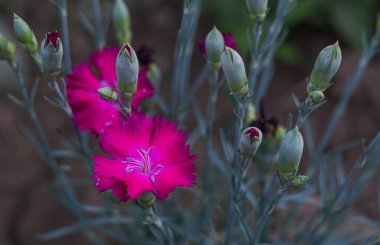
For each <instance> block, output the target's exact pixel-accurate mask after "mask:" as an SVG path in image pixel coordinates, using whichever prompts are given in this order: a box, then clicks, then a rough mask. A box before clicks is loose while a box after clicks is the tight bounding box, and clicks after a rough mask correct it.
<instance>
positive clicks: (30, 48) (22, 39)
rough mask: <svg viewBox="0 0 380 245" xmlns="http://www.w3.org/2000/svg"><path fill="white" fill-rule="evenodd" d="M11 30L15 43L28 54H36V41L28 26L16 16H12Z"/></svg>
mask: <svg viewBox="0 0 380 245" xmlns="http://www.w3.org/2000/svg"><path fill="white" fill-rule="evenodd" d="M13 30H14V32H15V34H16V38H17V41H18V42H19V43H20V44H21V45H22V47H23V48H24V49H25V50H26V51H27V52H28V53H37V51H38V45H37V39H36V36H35V35H34V33H33V31H32V29H30V27H29V25H28V24H27V23H26V22H25V21H24V20H23V19H22V18H20V16H18V15H17V14H13Z"/></svg>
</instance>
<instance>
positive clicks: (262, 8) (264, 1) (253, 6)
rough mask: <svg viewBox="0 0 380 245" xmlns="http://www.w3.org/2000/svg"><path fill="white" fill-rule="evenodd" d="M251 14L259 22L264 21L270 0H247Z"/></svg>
mask: <svg viewBox="0 0 380 245" xmlns="http://www.w3.org/2000/svg"><path fill="white" fill-rule="evenodd" d="M245 3H246V4H247V9H248V13H249V16H250V17H251V18H252V19H253V20H254V21H257V22H262V21H263V20H264V19H265V16H266V15H267V12H268V0H245Z"/></svg>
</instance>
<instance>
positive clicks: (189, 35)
mask: <svg viewBox="0 0 380 245" xmlns="http://www.w3.org/2000/svg"><path fill="white" fill-rule="evenodd" d="M183 2H184V7H183V16H182V21H181V26H180V29H179V31H178V37H177V42H176V47H175V51H174V67H173V77H172V88H171V91H172V92H171V96H172V100H171V108H172V110H173V111H174V110H175V109H176V107H177V106H178V105H179V107H180V108H181V107H183V104H184V103H185V101H183V100H184V99H185V98H186V94H187V91H188V81H189V72H190V65H191V55H192V53H193V45H194V38H195V32H196V29H197V27H198V20H199V16H200V9H201V5H202V4H201V2H202V0H184V1H183ZM185 118H186V114H184V113H182V114H181V115H180V118H179V119H180V123H183V121H184V120H185Z"/></svg>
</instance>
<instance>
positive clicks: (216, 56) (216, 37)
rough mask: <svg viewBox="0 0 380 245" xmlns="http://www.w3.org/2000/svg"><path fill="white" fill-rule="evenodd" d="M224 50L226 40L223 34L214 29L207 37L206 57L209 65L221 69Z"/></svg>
mask: <svg viewBox="0 0 380 245" xmlns="http://www.w3.org/2000/svg"><path fill="white" fill-rule="evenodd" d="M223 50H224V38H223V35H222V33H220V31H219V30H218V29H217V28H216V27H214V28H213V29H212V30H211V31H210V32H209V33H208V34H207V37H206V57H207V61H208V63H209V64H210V65H211V66H212V67H214V68H216V69H219V67H220V56H221V55H222V53H223Z"/></svg>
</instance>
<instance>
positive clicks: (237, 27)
mask: <svg viewBox="0 0 380 245" xmlns="http://www.w3.org/2000/svg"><path fill="white" fill-rule="evenodd" d="M204 2H205V4H204V11H203V13H202V15H201V20H200V26H199V29H198V34H197V35H198V36H197V40H199V38H201V37H202V36H204V35H205V34H206V33H207V32H208V30H210V29H211V28H212V26H213V25H214V24H215V23H216V24H217V26H218V27H219V29H221V30H223V31H226V32H232V33H234V34H235V35H236V36H237V39H238V42H239V49H240V51H241V52H243V53H244V52H246V51H247V44H246V41H245V29H246V27H247V20H246V19H245V17H244V14H239V13H244V11H245V10H244V1H243V0H239V1H236V2H238V3H239V4H237V3H235V1H228V0H221V1H218V0H205V1H204ZM274 2H275V1H273V2H270V3H271V4H273V3H274ZM331 2H334V3H331ZM358 2H360V4H359V5H360V6H358V5H357V4H358ZM101 3H102V7H103V8H102V9H103V10H104V13H105V12H106V9H107V6H109V5H110V4H111V3H112V1H111V0H102V1H101ZM127 3H128V6H129V8H130V13H131V18H132V26H133V33H134V45H135V46H139V45H141V44H146V45H148V46H150V47H152V48H153V49H154V50H155V60H156V61H157V63H158V65H159V66H160V67H161V69H162V71H163V84H164V85H163V88H167V87H168V83H169V82H170V80H171V73H170V72H171V65H172V57H173V50H174V46H175V38H176V34H177V29H178V27H179V24H180V19H181V1H176V0H171V1H169V0H166V1H165V0H139V1H132V0H130V1H127ZM68 4H69V28H70V35H71V36H70V43H71V48H72V58H73V63H74V64H77V63H78V62H79V61H81V60H84V59H86V58H87V56H88V55H89V54H90V53H91V52H92V51H94V50H95V45H94V42H93V40H91V37H90V36H89V35H88V34H87V33H86V32H85V30H84V29H83V27H82V26H81V24H80V23H79V21H78V17H77V15H78V10H82V11H84V12H85V13H86V14H87V15H88V16H90V17H91V8H90V1H89V0H78V1H77V0H75V1H74V0H68ZM379 5H380V4H379V2H378V1H376V0H373V1H369V0H367V1H354V0H352V1H327V0H315V1H311V0H310V1H306V0H304V1H300V5H299V7H298V8H296V9H295V10H294V11H293V12H292V14H291V15H290V17H289V18H288V20H287V23H288V26H289V36H288V40H287V41H286V43H285V45H284V46H283V47H282V48H281V49H280V51H279V53H278V55H277V61H278V67H277V72H276V75H275V77H274V80H273V83H272V86H271V87H270V89H269V91H268V97H267V99H266V101H267V110H268V114H270V115H276V116H277V117H278V118H279V119H280V121H281V122H282V123H283V124H285V121H286V116H287V114H288V112H292V113H295V106H294V104H293V102H292V100H291V97H290V94H291V93H295V94H297V95H298V96H299V97H303V96H305V93H306V92H305V83H304V79H305V77H306V76H308V74H309V73H310V71H311V69H312V66H313V62H314V59H315V57H316V55H317V54H318V52H319V50H321V49H322V48H323V47H325V46H326V45H329V44H332V43H334V42H335V41H336V40H337V39H339V40H340V44H341V46H342V53H343V62H342V66H341V68H340V70H339V72H338V74H337V75H336V77H335V78H334V85H333V86H332V87H331V88H330V89H329V90H328V92H327V95H326V97H327V99H328V103H327V104H326V105H325V106H323V108H322V109H320V110H318V111H317V112H316V113H314V114H313V115H312V117H311V118H312V123H313V126H314V134H315V136H316V137H317V138H318V135H319V134H320V133H321V130H322V129H323V126H324V125H325V124H326V123H327V120H328V118H329V116H330V115H331V111H332V109H333V108H334V106H335V104H336V102H337V100H338V99H339V97H340V94H341V91H342V88H343V86H344V82H345V81H346V79H348V78H349V77H350V76H351V75H352V73H353V71H354V70H355V67H356V65H357V61H358V57H359V48H358V47H359V46H358V44H359V43H360V41H359V40H360V35H361V32H362V31H367V33H372V31H373V28H374V23H375V14H376V12H377V10H379V9H380V6H379ZM13 12H15V13H17V14H18V15H19V16H21V17H22V18H23V19H24V20H26V21H27V22H28V23H29V24H30V26H31V27H32V28H33V29H34V31H35V34H36V36H37V38H38V39H39V41H41V40H42V37H43V35H44V33H46V32H48V31H52V30H59V17H58V14H57V10H56V8H55V7H54V6H53V5H52V4H51V3H50V2H49V1H37V0H36V1H30V0H28V1H27V0H12V1H5V0H0V31H1V32H2V33H4V34H5V35H6V36H7V37H8V38H10V39H11V40H14V35H13V33H12V13H13ZM242 16H243V17H242ZM242 18H243V19H242ZM241 23H244V24H241ZM107 37H108V44H115V40H114V35H113V34H112V28H111V29H110V31H109V33H108V35H107ZM17 55H18V57H19V58H20V60H21V64H22V69H23V72H24V74H25V76H26V81H27V83H28V84H29V85H30V84H32V83H33V82H34V80H35V79H36V78H37V77H38V72H37V69H36V66H35V65H34V63H32V60H31V59H30V57H28V56H27V55H25V54H24V53H23V52H22V50H21V48H20V47H19V46H18V52H17ZM203 62H204V61H203V59H202V57H201V55H200V54H199V52H198V49H197V47H195V54H194V57H193V63H194V69H193V70H194V74H193V78H194V76H195V71H196V70H197V69H199V68H200V67H201V66H202V65H203ZM379 68H380V58H379V57H377V58H375V59H374V60H373V62H371V64H370V66H369V67H368V69H367V70H366V72H365V74H364V76H363V78H362V81H361V84H360V86H359V88H358V90H357V91H356V92H355V94H354V96H353V98H352V100H351V102H350V104H349V108H348V111H347V112H346V113H345V114H344V116H343V117H342V118H341V120H340V123H339V125H338V126H337V128H336V130H335V133H334V137H333V139H332V142H331V145H336V144H338V143H340V142H343V141H345V140H350V139H358V138H360V137H364V138H366V139H370V138H372V137H373V136H374V135H375V134H376V133H377V132H378V131H379V130H380V103H379V95H380V78H379ZM0 74H1V78H0V115H1V116H0V163H1V164H0V188H1V192H0V193H1V195H0V210H1V211H0V244H68V242H70V243H71V244H87V243H86V241H84V240H83V239H82V237H81V236H79V235H70V236H68V237H66V238H64V239H60V240H57V241H50V242H47V241H38V240H36V236H35V234H37V233H42V232H45V231H49V230H51V229H54V228H58V227H60V226H63V225H68V224H70V223H71V222H72V217H71V216H70V214H68V212H67V211H66V210H65V209H64V207H63V206H62V205H61V204H60V203H59V202H58V201H57V200H56V198H55V197H54V195H52V193H50V192H51V189H49V186H50V185H51V184H52V180H51V179H50V178H49V174H47V172H46V171H45V169H44V166H43V164H42V162H41V159H40V158H39V156H38V155H37V153H36V152H35V151H34V149H33V147H32V145H31V144H30V143H29V142H28V141H27V140H26V139H25V138H24V136H22V135H21V133H20V130H19V127H18V125H20V124H23V125H24V126H26V127H28V124H29V121H28V118H27V116H26V115H25V114H24V112H23V110H22V108H20V107H18V106H16V105H14V104H13V103H11V102H10V101H9V100H8V99H7V98H6V94H7V93H9V92H11V93H15V94H17V87H16V81H15V78H14V76H13V74H12V72H11V70H10V68H9V67H8V65H7V64H6V63H5V62H0ZM205 91H206V92H204V93H205V94H204V95H203V94H202V95H201V98H202V103H204V102H206V101H207V96H208V94H207V90H205ZM163 93H164V94H165V95H167V94H168V93H167V92H165V91H164V92H163ZM43 95H47V96H52V95H51V92H50V91H49V90H48V88H47V86H46V84H44V83H43V81H42V83H41V86H40V90H39V94H38V96H37V97H38V100H37V102H36V108H37V111H38V113H39V116H40V118H41V121H42V123H43V125H44V127H45V128H46V129H47V132H48V134H49V138H50V141H51V144H52V145H53V147H58V146H61V147H65V143H64V142H63V140H62V139H61V138H60V137H59V136H58V135H57V133H56V130H57V129H63V130H66V131H69V132H70V124H69V120H67V118H65V116H64V115H63V114H62V113H61V112H59V111H58V110H57V109H56V108H54V107H52V106H51V105H50V104H48V103H47V102H46V101H45V100H43V99H42V96H43ZM223 103H224V102H222V103H219V104H218V108H219V112H222V110H220V109H222V108H224V105H223ZM226 116H229V115H224V114H222V113H218V114H217V120H219V122H221V121H222V120H221V118H223V117H226ZM63 164H69V165H70V166H71V168H72V171H73V172H74V174H73V175H74V176H82V175H84V173H83V166H82V165H80V164H77V163H75V162H69V161H67V162H63ZM348 165H349V163H348ZM371 191H374V189H368V190H367V191H365V192H363V193H362V195H361V201H360V202H357V205H356V209H357V210H356V211H357V212H360V213H364V214H366V215H368V216H374V215H378V209H377V207H376V202H375V201H374V200H375V197H374V196H375V195H371V194H370V193H371ZM79 194H80V195H81V196H82V197H84V198H85V197H86V196H91V193H87V192H84V191H82V192H81V191H79ZM369 200H371V201H369Z"/></svg>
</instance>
